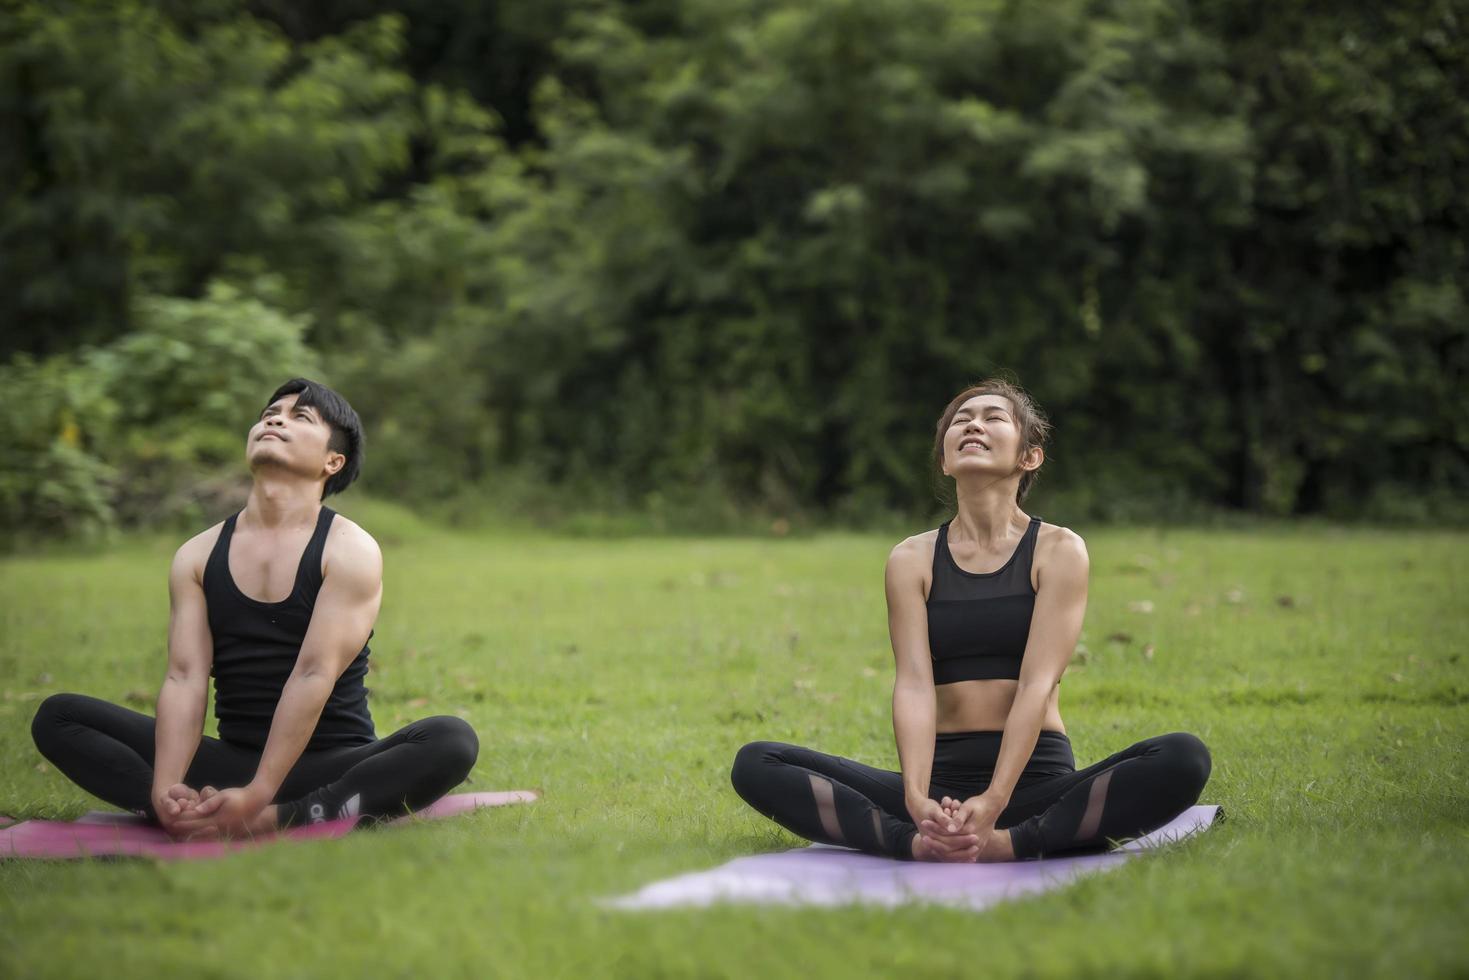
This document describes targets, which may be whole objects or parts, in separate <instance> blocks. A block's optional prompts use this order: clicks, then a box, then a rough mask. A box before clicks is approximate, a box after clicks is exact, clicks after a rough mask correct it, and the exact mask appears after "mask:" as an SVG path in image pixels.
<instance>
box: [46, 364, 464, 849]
mask: <svg viewBox="0 0 1469 980" xmlns="http://www.w3.org/2000/svg"><path fill="white" fill-rule="evenodd" d="M362 441H363V440H362V423H361V421H360V420H359V419H358V417H357V413H356V412H354V411H353V410H352V407H351V406H350V405H348V404H347V402H346V400H345V399H343V398H342V397H341V396H340V395H338V394H337V393H336V392H334V391H332V390H331V389H330V388H327V387H325V386H324V385H320V384H317V383H315V382H312V381H307V380H305V379H302V378H297V379H294V380H292V381H288V382H286V383H285V384H284V385H282V386H281V387H280V388H279V389H278V390H277V391H276V392H275V394H274V395H272V396H271V399H270V402H269V404H268V405H267V406H266V407H265V409H264V411H262V412H261V414H260V418H259V420H258V421H257V422H256V423H255V424H254V426H252V427H251V429H250V433H249V436H248V438H247V439H246V443H245V456H246V459H247V461H248V462H249V465H250V471H251V474H252V476H253V477H254V483H253V486H252V487H251V490H250V497H249V499H248V501H247V502H246V504H245V509H244V510H242V511H240V512H239V513H238V514H236V515H234V516H233V517H230V518H229V519H228V520H225V521H224V522H222V523H220V524H216V525H215V526H213V527H211V528H209V529H208V530H207V531H205V532H203V533H202V534H199V535H197V536H195V537H194V538H191V539H190V540H189V541H187V542H185V543H184V545H183V547H181V548H180V549H179V550H178V553H177V554H176V555H175V556H174V560H173V566H172V568H171V569H170V571H169V600H170V602H169V605H170V618H169V627H168V671H167V674H166V675H165V677H164V680H163V686H162V687H161V689H160V690H159V692H158V704H157V718H156V719H154V718H150V717H148V716H147V715H143V714H139V713H138V712H136V711H130V710H128V709H126V708H123V707H120V706H118V705H114V704H110V703H108V702H106V701H100V700H98V699H96V698H91V697H86V696H84V695H78V694H57V695H53V696H52V697H50V698H48V699H47V700H46V701H44V702H43V703H42V704H41V707H40V710H39V711H37V712H36V717H35V721H34V722H33V723H32V725H31V733H32V736H33V737H34V738H35V741H36V746H37V748H39V749H40V750H41V754H42V755H44V756H45V757H46V758H47V759H49V760H51V762H52V763H53V764H54V765H55V766H56V768H57V769H59V770H60V771H61V772H62V773H64V774H65V775H66V776H67V777H69V778H70V779H71V780H72V781H74V782H75V783H77V785H79V786H81V787H82V788H83V789H85V790H86V791H87V792H89V793H91V794H93V795H94V796H97V797H100V798H101V799H103V800H106V801H107V802H108V803H111V804H114V805H115V806H120V807H123V808H125V809H128V810H133V811H136V812H138V813H141V814H144V815H146V816H153V817H156V818H157V820H158V821H159V823H160V824H162V826H163V828H164V829H165V830H167V831H168V833H169V834H171V835H173V836H175V837H180V838H198V837H203V838H209V837H216V836H218V837H229V836H238V835H242V834H261V833H269V832H271V831H274V830H277V829H282V828H285V827H290V826H295V825H299V824H304V823H313V822H320V821H323V820H331V819H336V818H339V817H351V816H361V817H366V818H378V817H387V816H392V815H397V814H401V813H403V812H404V811H405V810H414V809H418V808H420V807H423V806H427V805H428V804H429V803H431V802H433V801H434V800H436V799H438V798H439V797H440V796H442V795H443V794H444V793H446V792H448V791H449V790H450V789H452V788H453V787H454V786H456V785H457V784H459V783H460V782H461V781H462V780H463V779H464V777H465V776H466V775H468V773H469V770H470V769H471V768H472V767H473V766H474V762H475V759H476V757H477V756H478V753H479V741H478V739H477V738H476V736H475V733H474V730H473V729H472V728H470V726H469V725H468V724H466V723H465V722H464V721H462V720H460V719H458V718H453V717H446V716H440V717H434V718H427V719H424V720H423V721H418V722H415V723H413V724H411V725H409V726H407V727H406V728H403V729H401V730H400V731H398V732H395V733H394V734H393V735H391V736H389V737H388V738H385V739H381V740H379V739H378V738H377V737H376V734H375V732H374V730H373V725H372V717H371V716H370V715H369V713H368V710H367V689H366V688H365V687H364V686H363V678H364V676H365V675H366V674H367V657H368V648H367V640H368V639H369V638H370V637H371V635H372V625H373V622H374V621H375V620H376V619H377V613H378V607H379V605H380V603H381V601H382V554H381V552H380V551H379V550H378V546H377V542H375V541H374V540H373V539H372V537H371V536H370V535H369V534H368V533H367V532H366V531H364V530H363V529H362V528H360V527H358V526H357V525H356V524H354V523H353V522H352V521H349V520H347V519H346V518H344V517H341V516H339V515H337V514H335V513H334V512H333V511H332V510H331V509H329V508H327V507H324V506H323V505H322V500H323V499H324V498H326V497H327V496H329V495H330V494H333V493H339V492H341V491H342V490H345V489H346V488H347V487H348V486H349V485H350V484H351V483H352V481H353V480H355V479H356V478H357V473H358V471H359V469H360V468H361V464H362ZM211 673H212V674H213V675H214V698H215V700H214V705H215V717H216V719H217V720H218V722H219V738H218V739H214V738H206V737H203V727H204V707H205V698H206V696H207V694H208V689H209V677H210V674H211ZM215 787H223V788H222V789H216V788H215Z"/></svg>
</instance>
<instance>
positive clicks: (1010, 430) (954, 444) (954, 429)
mask: <svg viewBox="0 0 1469 980" xmlns="http://www.w3.org/2000/svg"><path fill="white" fill-rule="evenodd" d="M1020 448H1021V447H1020V427H1019V426H1018V425H1016V422H1015V408H1014V406H1012V405H1011V404H1010V399H1008V398H1006V397H1005V396H1004V395H975V396H974V397H973V398H971V399H969V400H968V401H966V402H965V403H964V404H962V405H960V406H959V410H958V411H956V412H955V413H954V417H953V419H951V420H950V422H949V428H948V430H947V431H946V432H945V433H944V460H943V469H944V474H945V475H946V476H952V477H958V476H961V475H963V474H970V473H973V474H989V475H992V476H1009V475H1010V474H1011V473H1013V472H1014V471H1015V467H1016V464H1017V462H1018V461H1019V457H1020Z"/></svg>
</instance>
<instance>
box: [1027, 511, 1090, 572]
mask: <svg viewBox="0 0 1469 980" xmlns="http://www.w3.org/2000/svg"><path fill="white" fill-rule="evenodd" d="M1035 560H1036V562H1037V563H1038V564H1046V563H1050V562H1062V563H1068V564H1069V563H1072V562H1078V561H1079V562H1080V563H1081V564H1082V565H1083V566H1085V565H1086V562H1087V553H1086V541H1084V540H1083V539H1082V537H1081V535H1079V534H1077V533H1076V532H1075V531H1073V530H1071V528H1069V527H1062V526H1061V525H1059V524H1047V523H1046V522H1045V521H1042V522H1041V526H1040V530H1038V531H1037V532H1036V539H1035Z"/></svg>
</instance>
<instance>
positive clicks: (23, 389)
mask: <svg viewBox="0 0 1469 980" xmlns="http://www.w3.org/2000/svg"><path fill="white" fill-rule="evenodd" d="M99 380H100V379H99V378H98V377H97V376H96V374H95V373H93V372H89V371H86V370H84V369H82V368H81V367H80V366H79V365H77V364H76V363H75V361H74V360H73V359H71V358H61V357H57V358H51V359H49V360H46V361H39V362H38V361H36V360H34V359H33V358H30V357H27V356H26V355H24V354H22V355H20V356H18V357H17V358H15V359H14V360H13V361H12V362H11V363H9V364H7V365H3V366H0V457H3V458H4V460H5V463H4V466H0V542H3V543H6V544H11V543H14V542H15V541H18V540H26V539H29V538H42V537H46V536H51V535H70V536H83V537H91V536H93V535H96V534H98V533H99V532H102V531H104V530H106V529H107V528H109V527H111V526H112V524H113V519H114V515H113V510H112V507H111V504H110V500H109V498H110V495H111V488H112V487H113V486H114V479H113V478H114V473H113V470H112V469H111V468H110V467H109V466H107V465H106V464H105V463H103V462H102V461H101V460H100V459H99V458H97V457H96V456H95V455H92V454H91V453H89V452H88V451H87V449H86V448H85V445H84V443H85V441H86V440H85V437H84V432H86V431H87V430H88V429H92V428H94V427H100V426H104V425H107V424H108V423H109V422H110V420H111V418H112V416H113V414H114V413H113V407H112V403H111V402H110V400H109V399H108V398H107V397H106V394H105V392H104V390H103V387H102V385H101V384H100V383H99Z"/></svg>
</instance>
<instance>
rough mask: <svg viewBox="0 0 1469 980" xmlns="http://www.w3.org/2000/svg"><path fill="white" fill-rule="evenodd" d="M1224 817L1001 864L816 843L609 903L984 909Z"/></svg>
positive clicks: (1199, 809) (1201, 816) (1187, 820)
mask: <svg viewBox="0 0 1469 980" xmlns="http://www.w3.org/2000/svg"><path fill="white" fill-rule="evenodd" d="M1218 817H1219V807H1218V806H1195V807H1191V808H1189V809H1188V810H1185V811H1184V812H1183V813H1182V814H1181V815H1180V816H1179V817H1178V818H1177V819H1175V820H1174V821H1173V822H1171V823H1169V824H1168V825H1167V826H1164V827H1161V828H1159V829H1158V830H1155V831H1153V832H1152V833H1151V834H1148V835H1147V836H1146V837H1140V838H1138V839H1137V840H1135V841H1131V842H1129V843H1127V844H1124V845H1122V846H1121V847H1120V848H1117V849H1116V850H1113V851H1110V852H1108V853H1106V854H1085V855H1077V856H1075V857H1055V858H1046V859H1044V860H1040V861H1011V862H1006V863H1003V864H926V863H919V862H913V861H895V860H893V859H892V858H884V857H875V856H873V855H870V854H862V853H859V852H857V851H852V850H848V849H847V848H844V847H827V846H824V845H820V844H817V845H813V846H811V847H801V848H797V849H795V850H791V851H778V852H776V853H772V854H756V855H753V856H751V857H742V858H735V859H734V860H733V861H730V862H729V863H728V864H724V865H721V866H720V867H718V868H714V869H712V870H710V871H696V872H694V873H692V874H685V875H679V876H678V877H676V878H668V879H666V880H664V881H657V882H654V883H652V884H651V885H646V886H644V887H643V888H641V889H639V890H638V891H636V892H633V893H632V894H630V895H624V896H622V897H620V898H614V899H610V900H608V901H607V902H606V903H605V904H607V905H609V906H611V907H613V908H620V909H664V908H674V907H678V906H706V905H712V904H714V903H716V902H740V903H747V904H760V905H851V904H863V905H885V906H894V905H904V904H907V903H909V902H935V903H938V904H941V905H953V906H957V907H960V908H969V909H982V908H986V907H987V906H990V905H993V904H995V903H996V902H1001V901H1004V900H1006V899H1010V898H1018V897H1020V896H1022V895H1030V894H1034V893H1036V892H1043V891H1049V890H1051V889H1053V888H1060V887H1062V886H1064V885H1066V884H1069V883H1070V882H1072V881H1074V880H1076V879H1077V878H1078V877H1080V876H1082V875H1085V874H1092V873H1095V872H1098V871H1105V870H1107V869H1109V868H1116V867H1119V866H1120V865H1122V864H1124V863H1125V862H1126V861H1128V860H1129V859H1131V858H1134V857H1136V856H1137V855H1139V854H1142V853H1144V852H1147V851H1150V850H1155V849H1157V848H1158V847H1161V846H1163V845H1165V844H1169V843H1172V842H1174V841H1177V840H1180V839H1182V838H1184V837H1187V836H1189V835H1190V834H1195V833H1199V832H1200V831H1203V830H1207V829H1208V828H1209V826H1210V825H1211V824H1213V823H1214V821H1215V820H1216V819H1218Z"/></svg>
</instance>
